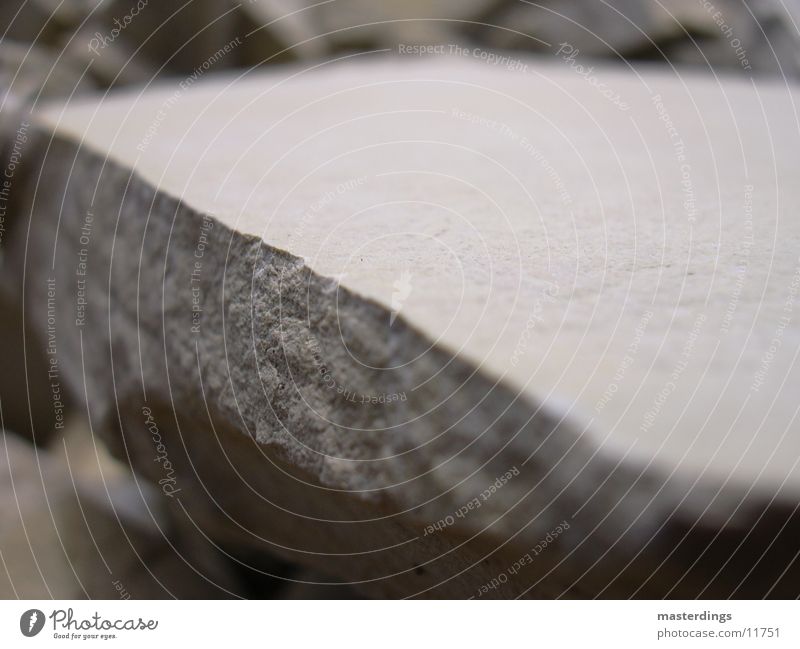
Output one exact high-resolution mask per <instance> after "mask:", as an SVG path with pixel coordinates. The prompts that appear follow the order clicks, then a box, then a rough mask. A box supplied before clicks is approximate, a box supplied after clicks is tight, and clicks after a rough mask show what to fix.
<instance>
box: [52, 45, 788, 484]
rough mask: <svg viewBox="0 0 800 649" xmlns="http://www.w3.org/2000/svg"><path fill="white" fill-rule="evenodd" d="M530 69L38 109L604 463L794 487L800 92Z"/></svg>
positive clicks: (242, 86) (467, 63)
mask: <svg viewBox="0 0 800 649" xmlns="http://www.w3.org/2000/svg"><path fill="white" fill-rule="evenodd" d="M408 58H415V57H408ZM524 65H525V66H526V68H525V69H524V70H522V71H520V70H515V71H509V70H505V69H503V68H502V67H501V66H492V65H489V64H487V63H486V62H483V61H481V60H480V59H479V58H476V56H474V55H473V54H470V55H468V56H462V57H432V58H425V59H421V60H416V58H415V60H413V61H412V60H406V61H404V62H403V64H399V63H398V62H397V61H396V60H390V59H382V60H377V61H371V62H366V61H351V62H347V63H346V64H325V65H321V66H319V67H318V68H316V69H311V70H308V71H306V70H301V69H295V68H287V69H278V70H277V71H273V72H270V73H266V74H265V73H261V72H258V73H256V72H251V73H245V74H242V75H241V76H240V77H235V76H225V77H215V78H214V79H212V78H211V75H209V78H207V79H203V80H202V82H200V83H197V84H194V85H192V86H191V87H189V88H187V89H185V90H184V89H182V88H181V87H180V86H179V85H178V84H177V83H176V84H166V85H162V86H159V87H156V88H150V89H146V90H144V91H142V92H139V91H131V92H127V93H124V94H118V95H114V96H112V97H105V98H102V99H101V100H99V101H96V102H95V101H92V102H88V103H77V102H71V103H70V104H69V105H67V106H66V107H63V108H62V107H54V108H50V109H48V110H47V111H45V113H44V114H43V115H42V119H44V120H45V121H46V122H47V123H48V124H49V125H50V126H51V127H52V128H53V129H54V130H56V131H57V132H58V133H59V134H61V135H68V136H70V137H71V138H73V139H75V140H76V141H77V140H80V141H81V142H82V144H83V145H84V146H86V147H88V148H90V149H92V150H95V151H97V152H98V153H100V154H101V155H102V156H108V158H109V159H111V160H113V161H116V162H120V163H122V164H123V165H125V166H126V167H130V168H131V169H134V170H135V171H136V172H137V173H138V174H139V175H140V176H141V177H142V178H144V179H145V180H146V181H148V182H149V183H151V184H152V185H154V186H156V187H158V188H159V190H160V191H162V192H165V193H167V194H169V195H171V196H173V197H175V198H179V199H180V200H181V201H183V202H184V203H185V204H187V205H189V206H191V207H192V208H194V209H196V210H197V211H199V212H200V213H203V214H210V215H213V216H214V217H215V218H216V219H218V220H219V221H221V222H222V223H224V224H226V225H227V226H230V227H231V228H232V229H233V230H235V231H238V232H240V233H246V234H252V235H256V236H259V237H263V239H264V241H265V242H266V243H268V244H269V245H270V246H273V247H275V248H278V249H282V250H287V251H289V252H290V253H291V254H293V255H296V256H297V257H300V258H302V259H303V260H304V261H305V263H306V264H307V265H308V266H309V267H310V268H311V269H312V270H314V271H315V272H317V273H319V274H320V275H322V276H324V277H330V278H339V280H340V283H341V286H342V287H343V288H346V289H349V290H351V291H353V292H355V293H356V294H358V295H362V296H364V297H367V298H369V299H371V300H374V301H376V302H377V303H379V304H381V305H383V306H384V307H385V308H386V309H387V310H389V311H392V310H394V311H397V310H398V309H397V307H398V306H399V307H401V308H400V309H399V312H400V315H401V317H402V318H404V319H405V320H406V321H407V322H408V323H410V324H411V325H412V326H413V327H415V328H417V329H418V330H419V331H421V332H422V333H423V334H424V335H425V336H426V337H427V338H428V339H430V341H432V342H433V343H435V344H436V345H438V346H440V347H441V348H444V349H446V350H448V351H449V352H450V353H452V354H455V355H458V356H459V357H461V358H463V359H466V360H468V361H469V362H470V363H472V364H473V365H474V366H477V367H479V368H480V371H481V372H482V373H484V374H485V375H486V376H489V377H493V378H494V379H499V380H501V381H503V382H504V384H506V385H507V386H510V387H511V388H512V389H513V390H514V391H516V392H518V393H519V394H520V395H522V396H523V397H524V398H528V399H530V400H531V401H532V402H533V403H544V406H545V408H548V409H550V410H551V411H552V412H557V413H560V412H562V411H563V414H564V415H565V416H566V417H567V418H569V419H571V420H573V421H575V422H578V423H579V424H581V425H582V424H583V423H584V422H585V423H586V424H588V430H587V432H586V435H587V436H588V439H590V440H591V443H592V445H593V446H595V447H597V448H601V449H602V452H607V453H608V454H609V455H610V457H612V458H614V457H622V456H623V455H624V456H625V457H626V458H627V460H628V461H630V462H634V463H637V464H638V465H640V466H642V467H644V466H653V467H656V468H658V469H659V470H660V471H663V472H665V473H666V474H670V473H672V472H673V471H675V472H677V474H676V475H678V476H682V477H684V478H685V479H686V480H687V481H688V482H689V483H691V482H692V481H694V480H696V479H700V480H708V481H710V482H711V483H712V484H715V485H725V488H726V489H728V488H731V487H732V486H733V487H735V488H736V490H737V493H741V491H742V490H746V489H748V488H749V487H751V486H752V485H755V488H756V490H757V491H758V490H763V492H764V493H766V494H767V495H772V494H774V493H775V492H778V491H784V492H788V493H791V494H793V495H796V494H797V489H798V487H800V471H798V469H797V464H798V458H799V457H800V435H798V423H797V419H796V414H797V409H798V398H797V395H798V388H800V369H798V363H797V353H798V351H799V350H800V328H798V324H797V321H798V310H800V303H799V302H798V299H799V298H798V284H799V283H800V258H799V257H798V254H799V251H800V224H799V223H798V218H797V211H798V207H800V205H799V203H800V192H798V189H797V170H798V163H800V132H799V129H798V117H797V112H796V103H797V100H798V98H800V94H799V93H798V92H797V90H796V89H794V88H791V89H787V87H785V86H783V85H781V84H780V83H778V82H774V83H760V84H753V83H751V82H748V81H743V80H738V79H737V80H733V79H724V78H723V79H715V78H712V77H705V76H703V77H699V76H693V75H691V74H689V75H682V76H680V77H678V76H676V75H673V74H671V73H669V72H651V71H648V70H642V71H641V74H639V73H635V72H631V71H612V70H606V69H600V68H598V69H595V70H593V71H592V72H591V74H590V76H589V77H587V76H585V75H581V74H579V73H578V71H576V70H575V69H574V68H573V67H571V66H570V64H569V63H568V62H565V63H564V64H563V65H562V64H561V63H556V64H552V63H551V64H548V65H536V64H534V63H532V62H530V61H525V62H524ZM592 79H594V80H595V81H594V82H593V81H592ZM595 82H596V83H597V84H604V85H602V86H598V85H593V83H595ZM604 93H608V94H609V95H618V96H619V98H620V100H619V101H618V102H617V103H615V102H613V101H611V100H609V99H608V98H607V96H606V95H605V94H604ZM657 96H660V98H661V100H660V101H658V100H656V99H655V98H654V97H657ZM620 101H621V102H624V104H625V105H624V106H622V107H620V105H619V102H620ZM626 107H627V109H623V108H626ZM671 127H673V128H674V130H670V128H671ZM337 188H338V189H337ZM326 196H327V198H326ZM143 218H144V215H143ZM404 272H405V275H404ZM398 282H399V284H398ZM393 301H394V303H393ZM782 318H783V320H782ZM387 327H389V323H388V322H387ZM637 328H638V329H640V330H641V331H640V332H639V333H637ZM773 341H774V342H773ZM631 345H633V346H632V347H631ZM771 348H772V351H771ZM356 358H357V356H356ZM432 380H436V379H432ZM604 394H605V395H606V397H605V399H604ZM600 401H603V404H602V407H598V403H599V402H600ZM651 462H652V465H651Z"/></svg>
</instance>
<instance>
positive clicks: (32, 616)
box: [19, 608, 44, 638]
mask: <svg viewBox="0 0 800 649" xmlns="http://www.w3.org/2000/svg"><path fill="white" fill-rule="evenodd" d="M42 627H44V613H42V612H41V611H40V610H39V609H38V608H32V609H31V610H29V611H25V612H24V613H23V614H22V617H20V618H19V630H20V631H22V635H24V636H27V637H28V638H32V637H33V636H35V635H36V634H37V633H39V631H41V630H42Z"/></svg>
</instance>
